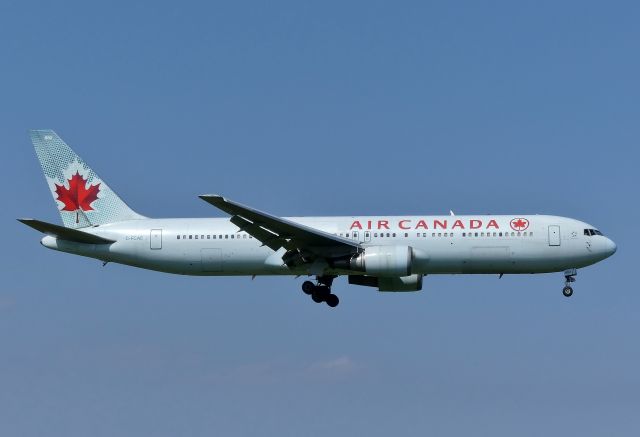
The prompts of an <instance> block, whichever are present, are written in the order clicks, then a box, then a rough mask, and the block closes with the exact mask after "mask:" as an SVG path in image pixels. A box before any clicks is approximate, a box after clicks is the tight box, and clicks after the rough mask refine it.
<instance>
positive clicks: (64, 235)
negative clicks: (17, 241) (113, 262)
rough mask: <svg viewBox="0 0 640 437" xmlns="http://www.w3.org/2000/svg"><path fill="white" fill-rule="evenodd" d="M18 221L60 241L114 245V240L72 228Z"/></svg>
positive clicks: (31, 221) (40, 222)
mask: <svg viewBox="0 0 640 437" xmlns="http://www.w3.org/2000/svg"><path fill="white" fill-rule="evenodd" d="M18 221H19V222H21V223H24V224H25V225H27V226H29V227H31V228H33V229H35V230H37V231H40V232H42V233H44V234H47V235H51V236H54V237H56V238H60V239H61V240H67V241H75V242H76V243H86V244H111V243H115V240H109V239H108V238H103V237H98V236H97V235H93V234H90V233H88V232H83V231H79V230H77V229H72V228H65V227H64V226H58V225H54V224H53V223H47V222H43V221H40V220H35V219H18Z"/></svg>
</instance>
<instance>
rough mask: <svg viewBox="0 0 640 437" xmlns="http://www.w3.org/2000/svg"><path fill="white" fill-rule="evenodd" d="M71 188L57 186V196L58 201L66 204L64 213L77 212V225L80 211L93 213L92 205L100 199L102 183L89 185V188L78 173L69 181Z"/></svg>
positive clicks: (85, 180)
mask: <svg viewBox="0 0 640 437" xmlns="http://www.w3.org/2000/svg"><path fill="white" fill-rule="evenodd" d="M68 182H69V188H67V187H65V186H64V185H58V184H55V185H56V194H57V195H58V200H59V201H60V202H62V203H64V207H63V208H62V211H76V223H78V221H79V218H78V211H79V210H82V211H93V208H92V207H91V203H93V202H94V201H95V200H96V199H98V193H99V192H100V183H98V184H96V185H89V188H87V179H85V178H83V177H82V176H81V175H80V172H76V174H74V175H73V176H71V179H68Z"/></svg>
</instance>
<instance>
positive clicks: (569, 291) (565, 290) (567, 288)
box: [562, 285, 573, 297]
mask: <svg viewBox="0 0 640 437" xmlns="http://www.w3.org/2000/svg"><path fill="white" fill-rule="evenodd" d="M562 294H564V296H565V297H571V295H572V294H573V288H571V287H570V286H568V285H567V286H565V287H564V288H563V289H562Z"/></svg>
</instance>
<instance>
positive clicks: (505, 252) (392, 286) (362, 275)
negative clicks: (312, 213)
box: [18, 130, 617, 307]
mask: <svg viewBox="0 0 640 437" xmlns="http://www.w3.org/2000/svg"><path fill="white" fill-rule="evenodd" d="M30 134H31V140H32V143H33V146H34V147H35V151H36V154H37V156H38V159H39V161H40V164H41V166H42V170H43V172H44V175H45V179H46V181H47V185H48V186H49V189H50V191H51V194H52V195H53V198H54V200H55V203H56V206H57V208H58V210H59V212H60V216H61V218H62V223H63V225H62V226H60V225H57V224H53V223H47V222H44V221H41V220H35V219H29V218H24V219H18V220H19V221H20V222H22V223H24V224H25V225H27V226H30V227H32V228H34V229H36V230H38V231H40V232H42V233H44V234H45V236H44V237H43V238H42V240H41V244H42V245H43V246H45V247H47V248H49V249H53V250H57V251H61V252H67V253H71V254H75V255H81V256H85V257H90V258H95V259H98V260H100V261H102V262H103V264H105V265H106V264H107V263H110V262H113V263H120V264H125V265H129V266H134V267H139V268H143V269H149V270H155V271H159V272H166V273H174V274H180V275H197V276H239V275H246V276H252V277H255V276H258V275H292V276H296V277H300V276H304V277H309V278H315V279H314V280H313V281H311V280H305V281H304V282H303V284H302V291H303V292H304V293H305V294H307V295H309V296H311V299H312V300H313V301H314V302H316V303H322V302H324V303H326V304H327V305H328V306H329V307H335V306H337V305H338V303H339V298H338V296H336V295H335V294H334V293H332V291H331V287H332V284H333V281H334V280H335V279H336V278H338V277H340V276H346V277H347V279H348V283H349V284H354V285H360V286H369V287H374V288H377V289H378V290H379V291H385V292H386V291H390V292H412V291H419V290H421V289H422V282H423V277H424V276H426V275H434V274H497V275H499V277H502V276H503V275H504V274H525V273H527V274H529V273H552V272H564V276H565V282H564V288H563V290H562V293H563V294H564V296H566V297H570V296H572V295H573V288H572V286H571V285H572V283H573V282H574V281H575V278H576V274H577V269H578V268H582V267H587V266H589V265H592V264H595V263H597V262H599V261H602V260H604V259H605V258H608V257H610V256H611V255H613V254H614V253H615V252H616V249H617V248H616V244H615V243H614V242H613V241H612V240H611V239H609V238H607V237H605V236H604V235H603V234H602V233H601V232H600V231H599V230H598V229H597V228H595V227H594V226H592V225H589V224H587V223H585V222H582V221H579V220H575V219H572V218H566V217H557V216H550V215H526V214H513V215H455V214H454V213H453V212H450V214H449V215H439V216H345V217H278V216H275V215H271V214H269V213H266V212H262V211H259V210H257V209H254V208H251V207H249V206H245V205H242V204H240V203H238V202H235V201H233V200H230V199H228V198H226V197H223V196H221V195H217V194H205V195H201V196H199V197H200V198H201V199H202V200H204V201H205V202H207V203H209V204H211V205H212V206H214V207H216V208H218V209H220V210H221V211H223V212H224V213H226V214H228V215H229V216H230V217H226V218H170V219H154V218H148V217H145V216H142V215H140V214H138V213H137V212H135V211H134V210H132V209H131V208H130V207H129V206H127V204H126V203H125V202H123V201H122V200H121V199H120V197H118V195H117V194H116V193H115V192H114V191H113V190H112V189H111V188H110V187H109V186H108V185H107V183H106V182H105V181H104V179H102V178H100V177H99V176H98V175H97V174H96V173H95V172H94V171H93V169H92V168H91V167H89V166H88V165H87V164H86V163H85V161H83V160H82V158H80V157H79V156H78V155H77V154H76V153H75V152H74V151H73V150H72V149H71V148H70V147H69V146H68V145H67V144H66V143H65V142H64V141H63V140H62V139H60V137H59V136H58V135H57V134H56V133H55V132H54V131H52V130H32V131H30Z"/></svg>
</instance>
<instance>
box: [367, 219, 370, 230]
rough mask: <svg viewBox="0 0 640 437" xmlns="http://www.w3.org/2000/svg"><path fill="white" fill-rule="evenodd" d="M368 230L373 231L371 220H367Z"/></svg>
mask: <svg viewBox="0 0 640 437" xmlns="http://www.w3.org/2000/svg"><path fill="white" fill-rule="evenodd" d="M367 229H371V220H367Z"/></svg>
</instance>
